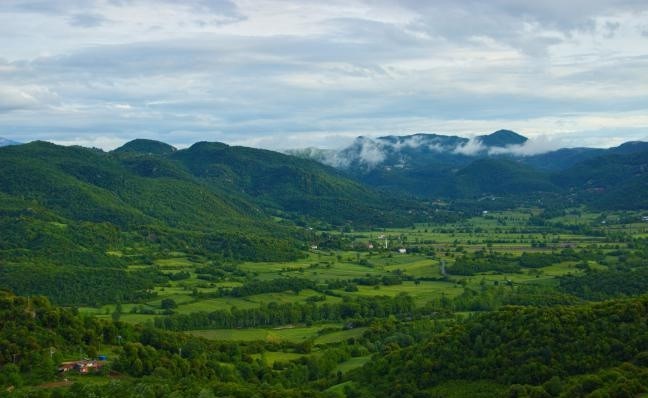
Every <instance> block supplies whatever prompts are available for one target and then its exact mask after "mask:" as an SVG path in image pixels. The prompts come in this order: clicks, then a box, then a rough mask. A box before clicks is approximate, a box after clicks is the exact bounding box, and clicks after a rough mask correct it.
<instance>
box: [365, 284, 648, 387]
mask: <svg viewBox="0 0 648 398" xmlns="http://www.w3.org/2000/svg"><path fill="white" fill-rule="evenodd" d="M647 322H648V298H647V297H645V296H644V297H643V298H634V299H629V300H619V301H610V302H604V303H598V304H588V305H581V306H558V307H549V308H534V307H508V308H504V309H502V310H499V311H496V312H493V313H486V314H482V315H480V316H477V317H475V318H473V319H471V320H469V321H467V322H465V323H462V324H459V325H457V326H456V327H455V328H452V329H449V330H448V331H446V332H445V333H442V334H440V335H438V336H435V337H434V338H433V339H431V340H429V341H423V342H419V343H417V344H415V345H413V346H411V347H408V348H406V349H403V350H399V351H396V352H394V353H393V354H390V355H387V356H385V357H383V358H380V359H378V360H376V361H374V362H372V363H371V364H369V365H368V366H366V367H365V368H364V369H362V370H361V371H360V372H359V374H358V375H357V376H356V378H355V380H356V381H357V383H358V384H359V385H361V386H362V387H361V388H359V391H358V392H357V393H358V394H359V393H360V392H361V391H364V392H365V393H366V396H374V397H402V396H421V397H427V396H433V395H425V394H423V395H408V394H416V393H417V391H421V390H426V389H429V388H433V387H435V386H437V385H439V384H441V383H444V382H447V381H451V380H465V381H476V380H490V381H494V382H497V383H499V384H502V385H511V386H512V388H511V390H510V395H509V396H516V397H517V396H519V397H549V396H561V397H563V396H564V397H574V396H585V395H586V394H589V393H592V392H593V391H594V390H597V389H600V390H599V391H598V394H599V395H587V396H610V397H621V396H627V397H631V396H636V395H635V394H637V393H639V392H641V391H645V389H646V388H648V385H646V384H645V382H646V380H648V378H647V377H648V373H647V372H646V365H648V333H646V325H647ZM622 363H627V364H626V365H625V366H626V368H625V371H628V372H629V373H630V374H632V373H633V372H634V373H636V374H634V376H632V377H634V378H636V379H638V380H643V382H644V384H643V387H642V386H641V384H640V383H637V381H636V380H634V381H631V380H628V379H627V378H626V377H624V376H621V373H620V372H619V371H618V370H613V369H611V368H614V367H616V366H619V365H621V364H622ZM631 364H634V365H636V366H639V367H640V368H636V369H633V368H632V365H631ZM585 374H590V376H589V377H588V378H587V379H586V382H585V384H584V386H582V385H580V384H579V383H574V384H575V385H574V386H573V390H570V389H569V388H568V385H569V383H568V382H567V380H568V379H569V378H570V377H572V376H574V377H575V376H578V375H585ZM583 389H586V390H585V391H583ZM418 394H421V393H420V392H419V393H418ZM363 396H364V395H363Z"/></svg>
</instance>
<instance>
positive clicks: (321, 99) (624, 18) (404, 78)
mask: <svg viewBox="0 0 648 398" xmlns="http://www.w3.org/2000/svg"><path fill="white" fill-rule="evenodd" d="M151 10H154V12H152V11H151ZM647 18H648V4H646V3H645V2H643V1H633V0H628V1H611V0H610V1H607V0H593V1H592V0H591V1H587V2H584V0H578V1H576V2H563V1H553V0H552V1H546V2H517V1H510V0H494V1H489V2H482V1H477V0H468V1H462V2H456V1H451V0H440V1H435V2H420V1H414V0H412V1H407V0H404V1H399V2H396V1H388V0H384V1H372V2H368V1H360V0H358V1H334V2H326V3H324V2H298V1H278V0H254V1H252V0H237V1H236V2H231V1H227V0H194V1H186V2H176V1H171V0H168V1H167V0H165V1H153V0H128V1H118V0H112V1H106V0H95V1H81V0H66V1H56V2H48V1H29V2H24V1H19V0H5V1H3V2H0V48H2V49H3V54H2V56H3V57H4V58H5V59H3V60H0V81H1V82H2V84H1V87H0V132H2V131H12V132H15V133H14V134H21V135H24V137H17V138H21V140H23V141H25V140H29V139H33V138H42V137H47V136H48V134H49V136H50V138H51V139H53V140H59V141H61V142H63V141H65V142H67V141H73V142H76V141H75V140H76V139H77V137H78V136H79V135H81V134H85V135H87V136H88V137H89V138H88V141H89V142H92V137H94V136H96V137H106V136H109V135H115V136H116V137H119V138H120V139H124V140H127V139H132V138H135V137H137V136H140V135H147V136H149V137H157V138H160V139H164V140H168V141H170V142H171V143H173V144H176V145H187V144H190V143H191V142H193V141H198V140H203V139H212V138H213V139H219V140H225V141H228V142H238V143H248V145H255V146H264V147H271V148H281V147H284V148H285V147H296V146H299V145H305V146H308V145H311V144H314V145H318V146H320V145H321V146H324V147H328V148H330V147H335V146H339V145H341V144H342V143H343V142H348V140H349V138H348V137H354V136H358V135H366V136H369V137H376V136H379V135H385V134H390V133H393V132H398V133H400V134H411V133H416V132H420V131H439V132H450V133H456V134H460V135H464V136H466V135H474V134H475V132H485V131H494V130H497V129H499V128H503V127H506V128H513V129H515V130H517V131H521V132H524V133H528V134H529V135H530V136H532V138H533V137H534V136H539V135H541V134H546V135H547V137H552V138H553V137H556V136H561V137H568V139H567V140H566V141H565V142H566V143H569V142H571V141H570V140H572V141H573V142H575V143H579V142H583V143H585V142H588V141H587V140H588V139H590V142H592V143H596V144H597V145H601V143H603V142H604V141H605V137H606V136H607V137H609V140H608V142H616V141H617V140H618V138H619V137H627V138H628V139H631V138H636V137H637V136H639V137H642V136H645V135H646V133H645V130H644V132H643V133H642V132H641V129H646V123H645V122H644V121H643V119H642V116H641V115H645V114H647V113H648V106H647V105H646V104H648V94H647V93H648V75H647V74H646V73H645V70H646V69H647V68H648V47H646V38H645V37H644V35H642V32H645V31H646V23H645V21H646V19H647ZM325 136H326V137H328V138H322V137H325ZM590 137H591V138H590ZM399 145H417V141H416V139H413V140H412V141H411V142H402V143H400V144H399ZM528 145H529V146H525V148H519V150H523V151H531V150H532V149H530V148H531V147H530V145H531V143H529V144H528ZM379 149H380V148H372V147H368V148H367V150H366V154H365V155H366V157H367V159H368V160H370V161H375V160H376V159H379V157H380V153H381V152H380V150H379ZM433 149H434V148H431V150H433ZM458 150H459V151H467V152H470V151H475V150H479V146H478V145H477V143H474V142H472V143H469V144H467V145H466V146H465V147H463V148H460V149H458ZM533 150H536V149H533Z"/></svg>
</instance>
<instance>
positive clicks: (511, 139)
mask: <svg viewBox="0 0 648 398" xmlns="http://www.w3.org/2000/svg"><path fill="white" fill-rule="evenodd" d="M477 138H478V139H479V141H480V142H481V143H482V144H483V145H485V146H491V147H493V146H494V147H501V148H503V147H506V146H509V145H522V144H524V143H525V142H527V140H528V138H526V137H525V136H523V135H520V134H518V133H516V132H515V131H511V130H497V131H496V132H494V133H491V134H488V135H480V136H478V137H477Z"/></svg>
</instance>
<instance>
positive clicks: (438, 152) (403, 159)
mask: <svg viewBox="0 0 648 398" xmlns="http://www.w3.org/2000/svg"><path fill="white" fill-rule="evenodd" d="M560 148H561V142H560V141H559V140H555V139H551V138H548V137H546V136H539V137H537V138H533V139H528V138H527V137H524V136H522V135H520V134H518V133H516V132H513V131H510V130H498V131H496V132H494V133H492V134H487V135H478V136H475V137H472V138H465V137H459V136H454V135H441V134H429V133H419V134H412V135H405V136H395V135H389V136H384V137H378V138H371V137H364V136H360V137H357V138H356V139H355V140H354V141H353V143H352V144H351V145H349V146H347V147H344V148H342V149H340V150H330V149H317V148H306V149H299V150H288V151H286V152H287V153H290V154H293V155H296V156H300V157H306V158H310V159H314V160H317V161H319V162H321V163H324V164H327V165H329V166H333V167H336V168H339V169H345V170H348V169H362V170H364V171H370V170H372V169H374V168H375V167H378V166H387V167H400V168H406V167H413V166H417V165H420V164H421V163H422V162H423V163H426V162H441V163H463V162H464V161H467V160H469V159H470V158H474V157H488V156H498V155H509V156H513V157H532V156H535V155H540V154H544V153H548V152H552V151H556V150H558V149H560Z"/></svg>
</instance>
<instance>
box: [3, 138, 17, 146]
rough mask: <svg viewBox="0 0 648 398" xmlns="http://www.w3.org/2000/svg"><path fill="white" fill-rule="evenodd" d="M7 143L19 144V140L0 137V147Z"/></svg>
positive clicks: (7, 144)
mask: <svg viewBox="0 0 648 398" xmlns="http://www.w3.org/2000/svg"><path fill="white" fill-rule="evenodd" d="M9 145H20V142H18V141H13V140H10V139H8V138H4V137H0V147H2V146H9Z"/></svg>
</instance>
